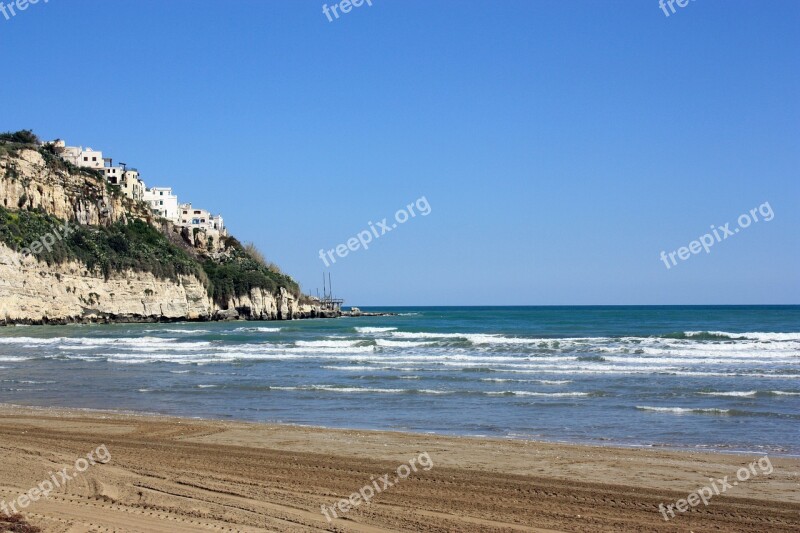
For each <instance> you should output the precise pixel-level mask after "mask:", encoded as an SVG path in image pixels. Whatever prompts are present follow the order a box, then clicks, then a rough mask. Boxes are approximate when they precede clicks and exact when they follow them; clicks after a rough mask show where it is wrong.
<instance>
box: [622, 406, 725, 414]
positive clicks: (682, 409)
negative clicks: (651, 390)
mask: <svg viewBox="0 0 800 533" xmlns="http://www.w3.org/2000/svg"><path fill="white" fill-rule="evenodd" d="M636 408H637V409H639V410H641V411H655V412H659V413H674V414H685V413H715V414H725V413H728V412H730V409H715V408H695V407H650V406H648V405H637V406H636Z"/></svg>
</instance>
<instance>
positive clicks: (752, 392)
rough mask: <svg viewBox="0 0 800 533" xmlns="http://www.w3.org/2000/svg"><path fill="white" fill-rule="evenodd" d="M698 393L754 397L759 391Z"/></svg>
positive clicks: (703, 393)
mask: <svg viewBox="0 0 800 533" xmlns="http://www.w3.org/2000/svg"><path fill="white" fill-rule="evenodd" d="M697 394H702V395H703V396H733V397H742V398H744V397H752V396H755V395H756V394H758V391H754V390H751V391H746V392H741V391H730V392H698V393H697Z"/></svg>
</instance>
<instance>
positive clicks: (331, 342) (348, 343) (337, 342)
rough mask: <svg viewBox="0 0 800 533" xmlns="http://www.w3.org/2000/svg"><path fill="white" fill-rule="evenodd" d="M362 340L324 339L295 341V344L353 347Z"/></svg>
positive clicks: (318, 346)
mask: <svg viewBox="0 0 800 533" xmlns="http://www.w3.org/2000/svg"><path fill="white" fill-rule="evenodd" d="M361 342H363V341H353V340H325V341H296V342H295V345H296V346H298V347H301V348H355V347H356V346H358V345H359V344H360V343H361Z"/></svg>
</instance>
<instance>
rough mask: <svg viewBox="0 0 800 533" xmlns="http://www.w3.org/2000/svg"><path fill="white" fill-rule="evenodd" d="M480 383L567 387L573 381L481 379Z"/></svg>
mask: <svg viewBox="0 0 800 533" xmlns="http://www.w3.org/2000/svg"><path fill="white" fill-rule="evenodd" d="M480 381H489V382H493V383H540V384H542V385H566V384H568V383H572V380H571V379H512V378H481V379H480Z"/></svg>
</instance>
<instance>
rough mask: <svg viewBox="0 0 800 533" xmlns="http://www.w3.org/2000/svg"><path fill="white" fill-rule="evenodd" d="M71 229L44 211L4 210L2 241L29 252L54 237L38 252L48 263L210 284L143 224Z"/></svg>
mask: <svg viewBox="0 0 800 533" xmlns="http://www.w3.org/2000/svg"><path fill="white" fill-rule="evenodd" d="M66 228H67V230H66V231H64V229H65V224H64V221H62V220H59V219H57V218H55V217H53V216H51V215H49V214H47V213H44V212H43V211H40V210H34V211H28V210H20V211H9V210H8V209H5V208H3V207H0V241H2V242H4V243H5V244H6V245H7V246H8V247H9V248H12V249H14V250H17V251H22V250H24V249H29V250H30V249H31V246H32V245H33V244H34V243H35V242H41V239H42V237H43V236H45V235H51V236H52V237H53V238H52V239H50V240H49V241H54V242H53V243H52V244H48V246H47V247H43V248H42V249H41V251H40V252H38V253H36V254H34V255H35V257H36V258H37V259H38V260H39V261H44V262H46V263H47V264H48V265H53V264H60V263H64V262H67V261H80V262H81V263H83V264H84V265H86V267H87V268H88V269H89V270H97V271H99V272H102V273H103V275H104V276H105V277H106V278H108V277H109V276H110V275H111V274H112V273H113V272H119V271H122V270H127V269H130V270H134V271H137V272H150V273H152V274H153V275H155V276H156V277H158V278H162V279H171V280H177V279H178V276H179V275H195V276H197V277H198V278H200V279H201V280H204V281H207V280H205V273H204V271H203V269H202V266H201V265H200V264H199V263H198V262H197V261H196V260H194V259H193V258H192V257H191V256H190V255H189V254H188V253H186V251H184V250H182V249H181V248H179V247H178V246H176V245H174V244H172V243H171V242H169V240H167V239H166V237H165V236H164V235H163V234H162V233H161V232H159V231H158V230H157V229H156V228H154V227H153V226H151V225H149V224H147V223H146V222H143V221H141V220H132V221H129V222H127V223H124V222H116V223H114V224H112V225H110V226H82V225H78V224H67V226H66ZM62 236H63V238H62ZM49 241H48V243H49Z"/></svg>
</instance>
